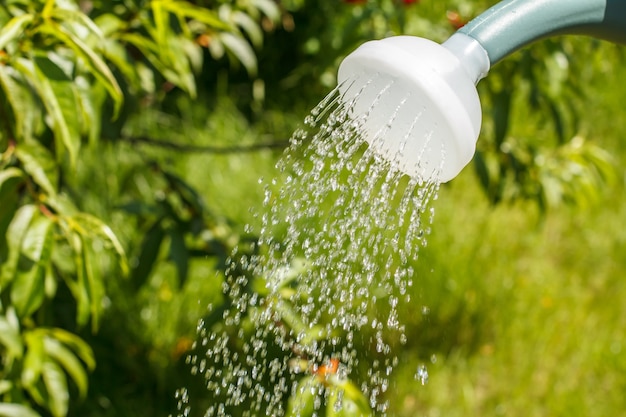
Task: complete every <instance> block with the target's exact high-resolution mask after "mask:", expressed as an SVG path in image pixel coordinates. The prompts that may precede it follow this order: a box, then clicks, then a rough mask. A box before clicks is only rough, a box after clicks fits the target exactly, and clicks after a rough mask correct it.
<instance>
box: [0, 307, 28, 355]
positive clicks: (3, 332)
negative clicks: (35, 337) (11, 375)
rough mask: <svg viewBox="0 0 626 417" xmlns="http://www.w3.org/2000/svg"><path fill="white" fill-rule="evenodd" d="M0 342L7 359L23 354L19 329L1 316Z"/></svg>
mask: <svg viewBox="0 0 626 417" xmlns="http://www.w3.org/2000/svg"><path fill="white" fill-rule="evenodd" d="M0 344H2V346H4V349H5V350H4V354H5V355H6V356H5V358H6V359H7V360H8V361H11V360H12V359H13V358H15V359H19V358H21V357H22V355H23V354H24V343H22V336H21V335H20V331H19V329H16V328H15V327H14V326H12V325H11V323H10V322H9V320H7V319H6V317H3V316H0ZM5 365H6V364H5Z"/></svg>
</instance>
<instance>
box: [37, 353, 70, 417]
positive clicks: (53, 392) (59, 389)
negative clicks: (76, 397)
mask: <svg viewBox="0 0 626 417" xmlns="http://www.w3.org/2000/svg"><path fill="white" fill-rule="evenodd" d="M42 376H43V382H44V384H45V386H46V390H47V391H48V394H49V396H48V404H47V407H48V409H49V410H50V412H51V413H52V415H53V416H54V417H65V416H66V415H67V411H68V407H69V399H70V395H69V390H68V386H67V377H66V376H65V373H64V372H63V370H62V369H61V367H60V366H59V365H58V364H57V363H56V362H54V361H53V360H51V359H47V360H45V361H44V363H43V369H42Z"/></svg>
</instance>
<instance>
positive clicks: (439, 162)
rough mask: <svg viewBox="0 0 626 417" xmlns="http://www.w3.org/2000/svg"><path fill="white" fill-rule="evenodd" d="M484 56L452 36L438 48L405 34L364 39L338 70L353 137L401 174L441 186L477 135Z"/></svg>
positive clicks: (467, 156) (469, 42)
mask: <svg viewBox="0 0 626 417" xmlns="http://www.w3.org/2000/svg"><path fill="white" fill-rule="evenodd" d="M488 71H489V57H488V56H487V53H486V52H485V50H484V49H483V48H482V46H481V45H480V44H479V43H478V42H477V41H476V40H474V39H473V38H470V37H468V36H466V35H464V34H461V33H456V34H454V35H453V36H451V37H450V38H449V39H448V40H447V41H446V42H444V43H443V44H441V45H440V44H438V43H436V42H432V41H430V40H427V39H423V38H418V37H413V36H396V37H391V38H386V39H382V40H377V41H370V42H366V43H364V44H363V45H361V46H360V47H358V48H357V49H356V50H355V51H354V52H352V53H351V54H350V55H348V56H347V57H346V58H345V59H344V61H343V62H342V63H341V65H340V67H339V74H338V82H339V90H340V94H341V97H342V101H343V103H344V105H345V106H346V107H347V109H348V110H347V111H348V116H349V117H350V119H351V120H352V121H354V122H356V125H357V128H356V130H357V134H359V135H361V136H362V137H363V139H364V140H365V141H366V142H367V143H368V144H369V147H370V149H372V150H373V151H374V152H376V153H378V154H379V155H381V156H382V157H383V158H385V159H387V160H388V161H389V162H391V163H392V164H393V165H395V166H396V167H397V168H398V169H400V170H401V171H402V172H404V173H406V174H408V175H410V176H412V177H417V178H420V179H422V180H429V179H431V180H434V179H436V180H438V181H441V182H447V181H449V180H451V179H452V178H454V177H456V176H457V174H458V173H459V172H460V171H461V170H462V169H463V167H465V165H467V164H468V163H469V161H470V160H471V159H472V157H473V155H474V151H475V149H476V140H477V138H478V134H479V132H480V125H481V108H480V100H479V98H478V93H477V91H476V87H475V86H476V83H477V82H478V81H479V80H480V79H481V78H483V77H484V76H485V75H486V74H487V72H488Z"/></svg>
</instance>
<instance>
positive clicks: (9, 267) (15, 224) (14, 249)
mask: <svg viewBox="0 0 626 417" xmlns="http://www.w3.org/2000/svg"><path fill="white" fill-rule="evenodd" d="M36 213H37V207H36V206H35V205H32V204H29V205H26V206H22V207H20V208H19V209H18V210H17V212H16V213H15V216H13V220H12V221H11V223H10V224H9V227H8V228H7V232H6V238H7V247H8V253H7V259H6V260H5V262H4V264H3V265H2V268H1V269H0V289H3V288H5V287H6V286H7V285H8V284H9V283H11V281H13V279H14V278H15V273H16V271H17V264H18V262H19V259H20V254H21V253H22V240H23V239H24V236H25V235H26V232H27V231H28V227H29V225H30V223H31V221H32V219H33V217H34V216H35V214H36Z"/></svg>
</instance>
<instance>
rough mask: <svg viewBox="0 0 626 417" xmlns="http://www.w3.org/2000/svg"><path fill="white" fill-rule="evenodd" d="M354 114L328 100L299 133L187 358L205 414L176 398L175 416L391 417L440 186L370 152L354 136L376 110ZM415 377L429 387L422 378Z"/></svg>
mask: <svg viewBox="0 0 626 417" xmlns="http://www.w3.org/2000/svg"><path fill="white" fill-rule="evenodd" d="M366 90H367V83H365V84H364V85H363V87H362V88H361V89H360V90H358V91H359V93H357V94H360V93H361V92H362V91H366ZM384 94H385V91H381V92H379V93H378V94H377V95H374V96H373V98H372V107H371V109H370V110H372V111H375V110H376V106H377V103H378V101H380V99H381V97H384ZM401 104H402V103H399V104H398V108H400V107H401ZM352 110H353V109H352V107H351V100H350V99H349V98H346V97H343V98H342V97H340V93H339V90H338V89H336V90H335V91H333V92H332V93H331V94H329V95H328V96H327V97H326V99H325V100H324V101H322V102H321V103H320V105H319V106H317V107H316V108H315V109H314V110H313V111H312V112H311V114H310V116H309V117H307V118H306V120H305V124H306V127H305V128H303V129H302V130H299V131H298V132H296V133H295V134H294V135H293V137H292V142H291V146H290V147H289V149H288V150H287V151H286V152H285V154H284V156H283V157H282V158H281V160H280V162H279V163H278V166H277V168H278V170H279V172H280V174H279V175H277V177H279V178H282V180H281V181H280V182H279V181H277V180H270V181H269V182H267V183H266V184H265V187H266V191H265V201H264V203H263V208H262V209H261V210H260V211H259V214H258V215H259V216H261V221H260V224H261V225H262V226H261V227H260V229H259V230H253V229H252V228H251V227H248V231H249V232H250V233H253V234H255V235H257V236H259V240H258V242H257V243H253V244H251V246H250V247H246V248H239V249H238V250H236V251H235V252H234V253H233V255H232V257H231V259H230V261H229V262H230V266H229V271H228V273H227V276H226V279H225V281H224V286H223V290H224V300H225V301H224V303H223V304H222V305H220V306H215V307H214V308H213V310H212V311H210V312H209V313H208V314H207V316H206V317H205V318H204V319H203V320H201V321H200V322H199V324H198V335H199V339H198V342H197V346H196V349H195V351H194V353H193V354H192V355H190V356H189V358H188V362H189V364H190V366H191V369H192V373H193V374H196V375H199V376H202V377H203V378H204V381H205V383H206V387H207V391H206V392H205V395H206V396H207V398H208V399H209V405H208V406H207V408H206V409H204V410H191V408H190V405H189V404H190V402H189V393H188V392H187V390H186V389H181V390H179V392H178V393H177V398H178V400H179V403H178V407H179V414H178V415H179V416H189V415H192V412H193V415H196V414H197V415H204V416H206V417H213V416H233V417H234V416H242V417H252V416H276V417H281V416H287V417H294V416H302V417H304V416H319V417H322V416H331V415H337V416H339V415H345V416H350V415H355V416H356V415H380V416H386V415H387V414H388V409H389V398H390V397H389V392H390V390H393V387H391V386H390V376H391V375H392V372H393V371H394V369H395V368H396V367H397V366H398V362H399V354H400V351H401V350H402V348H403V345H405V344H406V343H407V337H408V336H407V331H406V328H405V325H404V324H403V323H402V322H401V320H400V318H399V314H398V312H399V309H405V310H406V309H407V308H414V309H415V310H418V311H419V307H411V306H412V305H413V303H415V300H411V293H412V292H413V291H411V287H412V286H413V285H414V281H415V280H417V279H419V277H416V276H415V271H414V270H413V268H412V267H411V266H410V265H411V262H409V260H414V259H416V258H417V257H418V252H419V250H420V247H423V246H424V245H426V244H427V241H426V238H427V235H428V234H429V233H430V224H431V222H432V220H433V216H434V209H433V208H432V206H431V205H430V204H429V203H430V202H431V200H433V199H435V198H436V197H437V192H438V188H439V186H438V181H437V180H436V178H434V179H429V180H422V179H415V178H409V177H408V176H406V175H403V174H402V172H401V171H400V170H399V169H398V168H397V167H396V166H394V164H393V161H391V162H390V161H389V160H388V159H385V158H383V157H381V156H380V155H378V154H377V153H376V152H374V151H372V150H371V148H370V147H368V146H367V144H366V143H365V142H364V140H363V139H362V138H361V137H360V135H359V132H360V130H361V128H362V125H363V123H366V122H367V118H368V112H365V113H364V114H358V115H354V114H353V113H354V112H353V111H352ZM396 113H397V112H396ZM394 117H395V116H394V112H393V111H392V112H391V113H390V116H389V120H388V123H387V124H386V125H381V126H380V129H379V133H378V134H377V137H378V136H380V138H381V140H383V139H384V135H385V132H386V130H387V129H388V128H389V126H390V125H391V124H392V123H393V120H394ZM418 118H419V115H416V120H415V122H414V124H415V123H418ZM402 147H403V146H402V144H401V145H400V149H402ZM407 306H409V307H407ZM415 378H416V387H417V386H419V385H420V384H424V383H425V382H426V380H427V378H428V373H427V370H426V369H425V368H423V367H422V368H420V369H418V370H417V372H416V377H415Z"/></svg>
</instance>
